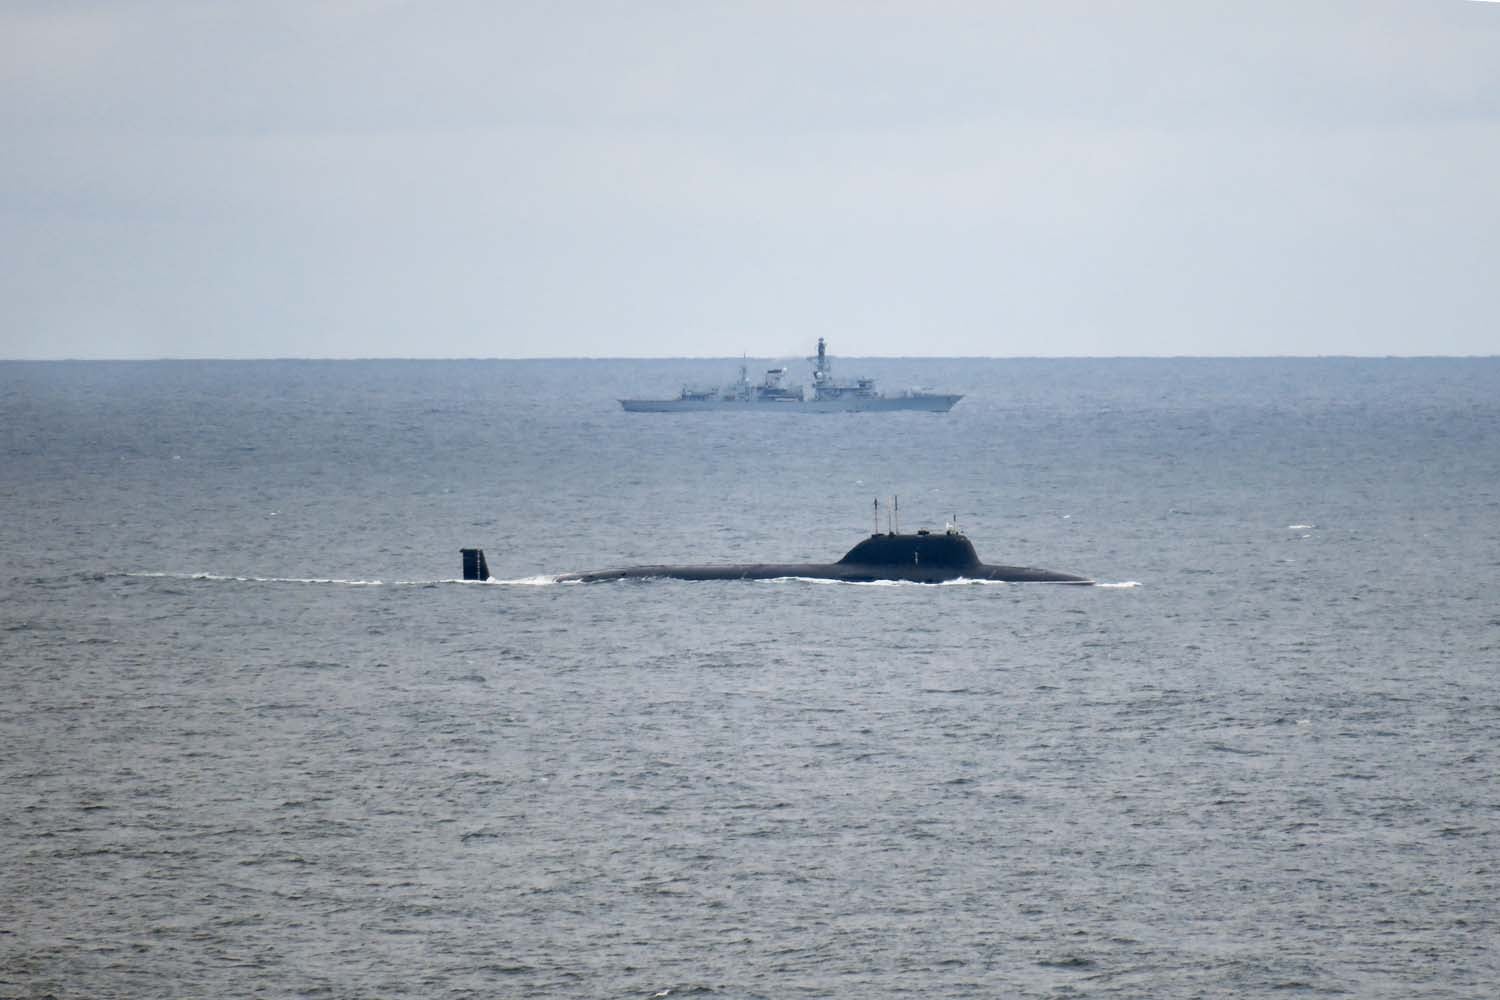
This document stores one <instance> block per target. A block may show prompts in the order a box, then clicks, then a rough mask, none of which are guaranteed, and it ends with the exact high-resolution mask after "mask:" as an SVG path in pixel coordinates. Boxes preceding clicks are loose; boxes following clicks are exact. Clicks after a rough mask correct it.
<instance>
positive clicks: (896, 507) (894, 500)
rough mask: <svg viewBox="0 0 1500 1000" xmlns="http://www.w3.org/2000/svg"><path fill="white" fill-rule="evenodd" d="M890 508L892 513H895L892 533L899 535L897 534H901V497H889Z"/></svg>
mask: <svg viewBox="0 0 1500 1000" xmlns="http://www.w3.org/2000/svg"><path fill="white" fill-rule="evenodd" d="M891 508H892V513H893V514H894V515H895V518H896V530H895V531H894V532H893V534H897V535H899V534H901V498H900V497H898V496H893V497H891Z"/></svg>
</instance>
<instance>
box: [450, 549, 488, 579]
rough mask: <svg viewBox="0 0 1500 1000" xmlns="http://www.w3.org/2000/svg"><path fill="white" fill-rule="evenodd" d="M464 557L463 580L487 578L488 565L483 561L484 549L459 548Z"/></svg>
mask: <svg viewBox="0 0 1500 1000" xmlns="http://www.w3.org/2000/svg"><path fill="white" fill-rule="evenodd" d="M458 551H459V552H461V553H463V557H464V579H465V580H488V579H489V578H490V567H489V565H488V564H487V563H485V561H484V549H459V550H458Z"/></svg>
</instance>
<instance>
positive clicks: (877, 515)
mask: <svg viewBox="0 0 1500 1000" xmlns="http://www.w3.org/2000/svg"><path fill="white" fill-rule="evenodd" d="M875 534H877V535H878V534H880V498H879V497H876V498H875Z"/></svg>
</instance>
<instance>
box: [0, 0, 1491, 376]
mask: <svg viewBox="0 0 1500 1000" xmlns="http://www.w3.org/2000/svg"><path fill="white" fill-rule="evenodd" d="M0 128H3V136H4V142H3V144H0V357H11V358H29V357H271V356H274V357H288V356H290V357H386V356H390V357H472V356H479V357H494V356H499V357H529V356H572V355H581V356H660V355H714V356H726V355H738V354H740V353H749V354H751V355H761V356H801V355H805V354H806V353H808V351H809V349H810V347H811V345H812V343H813V342H814V341H815V340H816V338H817V337H818V336H819V335H826V336H827V337H828V338H829V341H830V343H831V344H832V345H833V346H834V348H835V350H836V351H837V352H838V353H841V354H845V355H902V354H905V355H993V356H1011V355H1122V354H1123V355H1138V354H1139V355H1153V354H1202V355H1225V354H1228V355H1237V354H1377V355H1379V354H1495V353H1500V279H1497V269H1500V180H1497V179H1500V4H1494V3H1482V2H1465V0H1452V2H1408V3H1383V2H1363V0H1361V2H1350V3H1346V2H1298V3H1286V4H1278V3H1259V2H1257V3H1232V4H1221V3H1209V2H1183V3H1166V4H1162V3H1152V4H1114V3H1087V4H1084V3H1077V4H1069V3H1051V2H1049V3H1025V4H1011V3H1001V2H976V3H956V2H942V0H938V2H932V0H924V2H922V3H916V2H911V3H884V4H882V3H872V2H868V0H867V2H857V3H856V2H849V3H833V2H827V3H819V2H813V0H803V2H789V3H778V2H769V0H756V2H745V3H712V2H682V3H647V2H642V3H629V2H621V3H565V2H563V3H560V2H555V0H552V2H545V0H543V2H535V3H529V2H528V3H506V2H500V3H495V2H409V3H408V2H397V0H385V2H381V0H323V2H314V0H287V2H282V0H256V2H245V3H204V2H202V0H183V2H166V0H112V2H104V3H90V2H69V0H36V2H26V0H21V2H17V0H10V2H8V3H5V4H4V5H3V6H0Z"/></svg>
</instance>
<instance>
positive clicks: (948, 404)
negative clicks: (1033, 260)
mask: <svg viewBox="0 0 1500 1000" xmlns="http://www.w3.org/2000/svg"><path fill="white" fill-rule="evenodd" d="M963 398H964V397H963V395H962V394H958V393H922V394H919V395H911V396H866V397H863V398H860V399H805V400H804V399H789V400H772V401H760V400H746V399H622V400H620V405H621V406H622V407H624V408H625V410H626V411H627V412H629V413H704V412H711V411H716V410H726V411H733V412H736V413H739V412H747V411H748V412H753V413H869V412H881V413H883V412H886V411H890V410H917V411H921V412H926V413H947V412H948V411H949V410H951V409H953V405H954V404H955V403H957V402H958V401H959V400H960V399H963Z"/></svg>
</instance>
